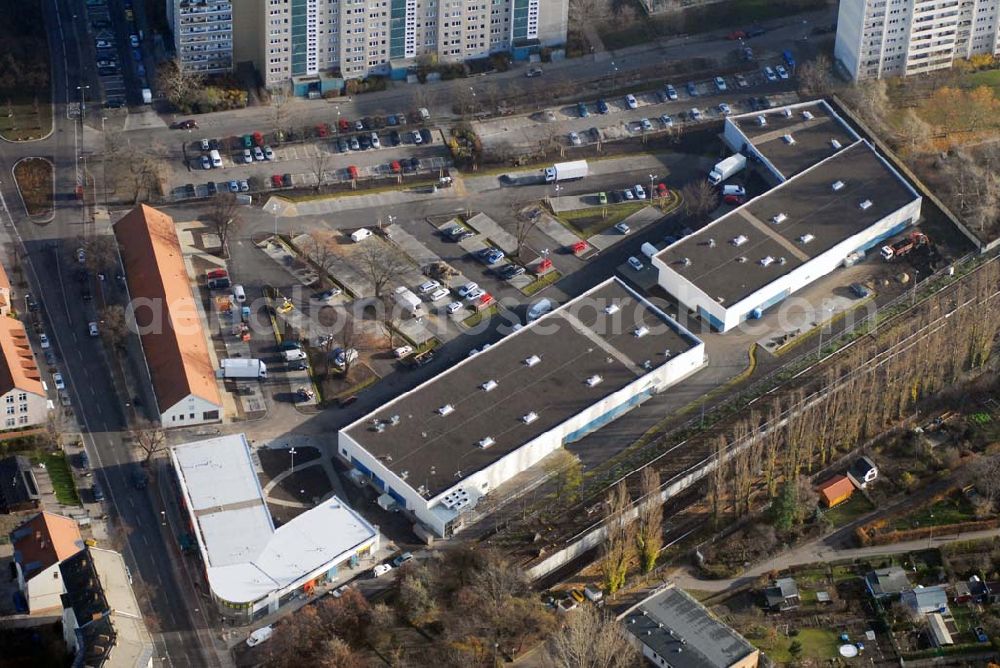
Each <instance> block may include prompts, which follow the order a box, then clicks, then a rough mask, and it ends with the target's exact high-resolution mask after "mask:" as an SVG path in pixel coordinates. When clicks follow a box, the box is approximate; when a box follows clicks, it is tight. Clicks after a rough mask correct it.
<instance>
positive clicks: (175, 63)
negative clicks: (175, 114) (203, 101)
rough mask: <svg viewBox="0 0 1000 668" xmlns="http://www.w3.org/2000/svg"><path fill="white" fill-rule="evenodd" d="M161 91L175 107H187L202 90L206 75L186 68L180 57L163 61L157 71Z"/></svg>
mask: <svg viewBox="0 0 1000 668" xmlns="http://www.w3.org/2000/svg"><path fill="white" fill-rule="evenodd" d="M156 80H157V82H158V83H159V86H160V92H161V93H163V95H164V96H165V97H166V98H167V100H168V101H169V102H170V104H172V105H174V106H175V107H178V108H181V109H186V108H187V105H188V104H189V102H190V100H191V98H192V97H193V96H194V94H195V93H196V92H198V90H200V88H201V85H202V83H203V82H204V77H203V76H202V75H201V74H200V73H198V72H195V71H192V70H185V69H184V68H183V67H182V66H181V62H180V59H178V58H174V59H173V60H170V61H168V62H166V63H163V64H162V65H161V66H160V67H159V69H158V70H157V72H156Z"/></svg>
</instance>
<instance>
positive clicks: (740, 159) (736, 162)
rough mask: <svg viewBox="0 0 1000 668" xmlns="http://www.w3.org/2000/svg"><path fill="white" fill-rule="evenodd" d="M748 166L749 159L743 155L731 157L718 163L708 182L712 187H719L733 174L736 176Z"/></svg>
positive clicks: (709, 175)
mask: <svg viewBox="0 0 1000 668" xmlns="http://www.w3.org/2000/svg"><path fill="white" fill-rule="evenodd" d="M746 166H747V157H746V156H745V155H743V154H742V153H737V154H736V155H731V156H729V157H728V158H726V159H725V160H723V161H722V162H719V163H716V165H715V167H713V168H712V171H710V172H709V173H708V180H709V181H711V182H712V185H719V184H720V183H722V182H723V181H725V180H726V179H728V178H729V177H730V176H732V175H733V174H736V173H737V172H739V171H740V170H742V169H743V168H744V167H746Z"/></svg>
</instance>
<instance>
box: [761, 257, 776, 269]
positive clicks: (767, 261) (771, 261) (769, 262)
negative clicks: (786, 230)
mask: <svg viewBox="0 0 1000 668" xmlns="http://www.w3.org/2000/svg"><path fill="white" fill-rule="evenodd" d="M772 264H774V258H773V257H771V256H770V255H768V256H767V257H762V258H761V259H760V266H762V267H768V266H770V265H772Z"/></svg>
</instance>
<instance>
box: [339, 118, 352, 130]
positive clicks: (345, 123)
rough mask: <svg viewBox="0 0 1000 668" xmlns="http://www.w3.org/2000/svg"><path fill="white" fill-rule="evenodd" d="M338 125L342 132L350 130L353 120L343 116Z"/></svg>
mask: <svg viewBox="0 0 1000 668" xmlns="http://www.w3.org/2000/svg"><path fill="white" fill-rule="evenodd" d="M337 127H338V128H340V131H341V132H350V131H351V122H350V121H349V120H347V119H346V118H341V119H340V120H339V121H337Z"/></svg>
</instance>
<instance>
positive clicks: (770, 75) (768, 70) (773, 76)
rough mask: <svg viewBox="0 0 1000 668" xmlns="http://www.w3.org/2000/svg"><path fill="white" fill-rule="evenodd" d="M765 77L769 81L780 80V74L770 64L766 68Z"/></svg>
mask: <svg viewBox="0 0 1000 668" xmlns="http://www.w3.org/2000/svg"><path fill="white" fill-rule="evenodd" d="M764 77H765V78H766V79H767V80H768V81H772V82H773V81H777V80H778V75H777V74H775V72H774V70H773V69H772V68H771V67H770V66H767V67H765V68H764Z"/></svg>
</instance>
